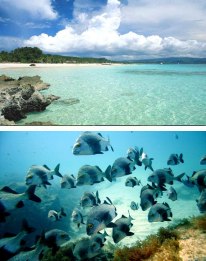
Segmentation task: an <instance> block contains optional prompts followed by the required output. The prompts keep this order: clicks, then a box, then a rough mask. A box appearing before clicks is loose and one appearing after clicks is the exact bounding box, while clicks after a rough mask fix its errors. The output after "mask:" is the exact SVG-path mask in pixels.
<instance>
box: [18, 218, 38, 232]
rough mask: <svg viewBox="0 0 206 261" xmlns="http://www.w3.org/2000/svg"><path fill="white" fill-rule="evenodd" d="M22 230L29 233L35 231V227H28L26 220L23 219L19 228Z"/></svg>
mask: <svg viewBox="0 0 206 261" xmlns="http://www.w3.org/2000/svg"><path fill="white" fill-rule="evenodd" d="M21 230H22V231H26V233H28V234H30V233H32V232H34V231H35V228H33V227H30V226H29V224H28V222H27V220H26V219H23V220H22V228H21Z"/></svg>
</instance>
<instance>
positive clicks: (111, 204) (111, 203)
mask: <svg viewBox="0 0 206 261" xmlns="http://www.w3.org/2000/svg"><path fill="white" fill-rule="evenodd" d="M106 199H107V200H108V201H109V203H110V204H111V205H113V203H112V201H111V199H110V198H108V197H106Z"/></svg>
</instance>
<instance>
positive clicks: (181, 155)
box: [179, 153, 184, 163]
mask: <svg viewBox="0 0 206 261" xmlns="http://www.w3.org/2000/svg"><path fill="white" fill-rule="evenodd" d="M179 159H180V162H181V163H184V160H183V154H182V153H180V157H179Z"/></svg>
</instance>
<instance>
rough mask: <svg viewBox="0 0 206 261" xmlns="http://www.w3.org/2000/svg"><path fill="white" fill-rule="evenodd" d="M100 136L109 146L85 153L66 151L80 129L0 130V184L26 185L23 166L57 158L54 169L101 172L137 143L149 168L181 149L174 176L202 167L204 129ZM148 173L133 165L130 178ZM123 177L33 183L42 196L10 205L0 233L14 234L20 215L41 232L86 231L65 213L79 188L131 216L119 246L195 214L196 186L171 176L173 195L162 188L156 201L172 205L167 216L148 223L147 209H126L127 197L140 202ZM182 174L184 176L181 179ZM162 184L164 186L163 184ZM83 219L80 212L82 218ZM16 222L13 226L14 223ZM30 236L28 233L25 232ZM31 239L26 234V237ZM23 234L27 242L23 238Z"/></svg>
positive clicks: (51, 164)
mask: <svg viewBox="0 0 206 261" xmlns="http://www.w3.org/2000/svg"><path fill="white" fill-rule="evenodd" d="M101 133H102V135H103V136H104V137H105V138H107V137H109V139H110V142H111V145H112V146H113V148H114V151H111V149H109V151H106V152H104V154H99V155H91V156H75V155H73V154H72V146H73V144H74V143H75V140H76V139H77V138H78V137H79V135H80V134H81V132H76V131H58V132H57V131H56V132H53V131H20V132H18V131H6V132H4V131H1V132H0V144H1V146H0V187H3V186H5V185H6V186H10V187H11V188H12V189H14V190H15V189H16V190H17V191H19V192H23V191H24V190H25V189H26V185H25V177H26V174H27V172H28V169H29V168H30V167H31V166H32V165H43V164H46V165H47V166H48V167H50V168H51V169H54V168H55V166H56V165H57V164H58V163H60V173H61V174H62V175H64V174H74V176H77V173H78V170H79V168H80V167H81V166H83V165H85V164H89V165H93V166H94V165H97V166H99V167H100V168H101V169H102V170H103V171H105V170H106V168H107V167H108V165H112V164H113V162H114V161H115V160H116V159H117V158H119V157H125V156H126V155H127V150H128V148H131V147H134V146H138V147H139V148H141V147H142V148H143V151H144V152H145V153H147V155H148V156H149V157H150V158H154V160H153V168H154V169H155V170H156V169H160V168H167V167H168V165H167V160H168V157H169V156H170V154H171V153H177V154H178V155H179V154H180V153H183V159H184V163H183V164H182V163H180V164H179V165H176V166H170V167H171V169H172V170H173V173H174V175H175V176H177V175H179V174H181V173H185V175H188V176H191V175H192V173H193V171H197V170H201V169H205V166H204V165H200V159H201V157H202V156H204V155H205V153H206V150H205V149H206V132H201V131H199V132H195V131H194V132H190V131H188V132H182V131H179V132H174V131H165V132H161V131H155V132H150V131H146V132H144V131H138V132H135V131H131V132H130V131H110V132H109V131H108V132H107V131H103V132H101ZM151 173H152V171H151V170H149V169H147V170H145V169H144V167H143V166H141V167H140V166H137V167H136V169H135V170H134V171H133V173H132V174H131V175H130V176H132V177H137V178H138V179H140V180H141V182H142V184H143V185H146V184H147V183H148V181H147V178H148V176H149V175H150V174H151ZM127 177H128V176H124V177H120V178H117V179H116V181H113V182H112V183H111V182H109V181H108V180H106V179H105V181H104V182H101V183H98V184H94V185H92V186H91V185H90V186H89V185H85V186H81V187H77V188H73V189H61V187H60V181H61V178H59V177H55V178H54V180H51V181H50V182H51V184H52V185H51V186H48V188H47V189H45V188H43V187H38V188H37V189H36V194H37V195H38V196H39V197H40V198H41V199H42V202H41V203H39V204H38V203H32V202H31V201H29V203H27V204H26V205H25V207H23V208H19V209H16V210H14V211H13V212H12V213H11V216H9V217H8V218H7V222H6V223H0V236H2V235H3V234H4V233H5V232H10V233H11V232H13V233H17V231H19V230H18V229H19V226H20V222H21V220H22V218H23V217H25V218H26V219H27V220H28V222H29V224H31V225H32V226H34V227H35V228H36V229H37V231H38V232H39V233H40V231H42V230H44V231H47V230H49V229H52V228H59V229H63V230H65V231H67V232H68V233H69V234H70V236H71V240H75V239H77V238H79V237H81V236H82V237H83V236H85V235H86V227H85V225H81V226H80V228H79V229H78V228H77V226H76V224H73V223H72V221H71V213H72V211H73V209H74V208H76V207H80V206H79V202H80V198H81V197H82V195H83V193H84V192H85V191H90V192H94V193H96V191H98V192H99V197H100V200H101V202H103V201H104V200H105V199H106V197H109V198H110V199H111V201H112V202H113V204H114V205H115V207H116V209H117V214H118V215H117V217H116V218H115V219H118V218H120V217H121V216H122V215H125V216H128V210H129V211H130V215H131V216H132V217H133V218H134V220H133V221H132V223H133V227H132V228H131V232H134V235H133V236H130V237H126V238H124V239H123V240H122V241H120V243H118V244H119V245H120V246H121V245H128V246H129V245H131V244H133V243H134V242H136V241H137V240H138V239H144V238H145V237H146V236H147V235H150V234H152V233H154V232H156V231H157V230H158V228H159V227H162V226H163V227H165V226H168V225H169V224H172V223H175V222H177V221H178V220H179V219H182V218H187V217H191V216H196V215H200V212H199V209H198V207H197V204H196V199H197V198H198V197H199V191H198V189H197V188H196V187H193V188H190V187H187V186H185V185H183V184H182V183H181V182H178V181H174V185H173V187H174V188H175V189H176V191H177V195H178V199H177V200H176V201H171V200H170V199H168V196H167V192H164V194H163V196H162V197H161V198H158V202H159V203H161V202H167V203H168V204H169V206H170V208H171V210H172V213H173V217H172V221H170V222H169V221H166V222H157V223H149V222H148V218H147V215H148V212H149V210H146V211H142V210H141V208H139V209H138V210H137V211H134V210H132V209H130V203H131V201H135V202H137V203H138V204H139V203H140V190H141V186H136V187H134V188H132V187H126V186H125V180H126V178H127ZM183 179H184V178H183ZM166 187H167V188H169V187H170V185H167V186H166ZM60 207H64V209H65V211H66V213H67V217H64V218H62V220H61V221H58V222H52V221H50V220H48V217H47V215H48V211H49V210H51V209H55V210H58V209H60ZM84 219H85V221H86V217H84ZM17 224H19V226H18V225H17ZM106 230H107V233H108V234H109V235H110V236H109V237H107V240H108V241H110V242H112V243H113V240H112V237H111V233H112V229H111V228H107V229H106ZM31 237H32V235H31ZM29 239H30V240H31V238H29ZM29 239H28V242H29Z"/></svg>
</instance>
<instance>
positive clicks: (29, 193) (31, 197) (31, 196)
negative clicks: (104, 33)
mask: <svg viewBox="0 0 206 261" xmlns="http://www.w3.org/2000/svg"><path fill="white" fill-rule="evenodd" d="M35 189H36V185H31V186H29V188H28V189H27V190H26V191H25V194H26V195H27V197H28V199H29V200H32V201H34V202H38V203H39V202H41V199H40V198H39V197H38V196H37V195H35V194H34V193H35Z"/></svg>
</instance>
